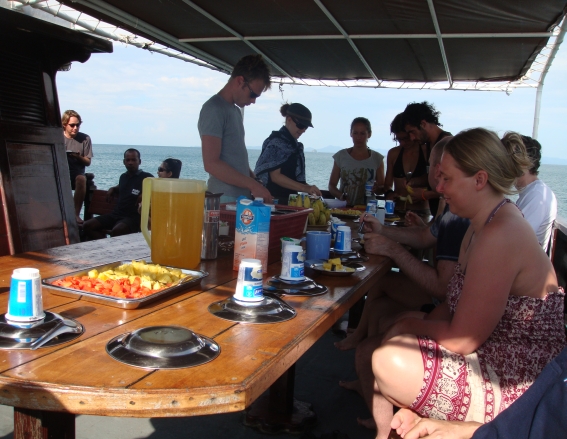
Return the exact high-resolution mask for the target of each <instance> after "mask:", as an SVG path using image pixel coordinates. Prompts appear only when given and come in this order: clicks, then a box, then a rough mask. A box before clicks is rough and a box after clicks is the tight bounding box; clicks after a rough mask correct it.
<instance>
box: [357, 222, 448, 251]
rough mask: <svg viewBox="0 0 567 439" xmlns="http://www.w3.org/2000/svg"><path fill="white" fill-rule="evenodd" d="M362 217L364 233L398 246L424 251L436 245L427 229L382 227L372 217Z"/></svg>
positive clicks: (433, 237)
mask: <svg viewBox="0 0 567 439" xmlns="http://www.w3.org/2000/svg"><path fill="white" fill-rule="evenodd" d="M362 217H364V231H365V232H373V233H378V234H380V235H382V236H385V237H386V238H390V239H391V240H393V241H395V242H399V243H400V244H404V245H409V246H410V247H411V248H415V249H424V248H429V247H433V246H434V245H435V244H436V243H437V238H435V236H433V235H432V234H431V231H430V230H429V227H393V226H384V225H382V224H380V221H378V219H377V218H374V217H373V216H372V215H364V214H363V215H362V216H361V218H362ZM365 239H366V238H365ZM365 248H366V245H365ZM386 256H389V255H386Z"/></svg>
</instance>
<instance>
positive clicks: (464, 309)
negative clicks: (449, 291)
mask: <svg viewBox="0 0 567 439" xmlns="http://www.w3.org/2000/svg"><path fill="white" fill-rule="evenodd" d="M501 224H502V225H500V224H499V225H496V224H494V225H493V224H488V225H486V226H485V227H484V229H483V230H482V234H481V235H479V236H478V238H477V239H478V241H477V242H476V243H475V247H474V249H472V250H471V253H470V254H469V258H468V262H467V275H466V278H465V281H464V284H463V288H462V291H461V294H460V298H459V303H458V305H457V308H456V310H455V314H454V315H453V318H452V319H451V321H439V320H418V319H411V318H408V319H403V320H401V321H399V322H398V323H397V324H396V325H395V326H396V327H395V328H393V329H392V330H391V331H390V332H389V334H388V336H389V337H392V336H394V335H398V334H414V335H423V336H428V337H431V338H432V339H434V340H435V341H437V343H439V344H441V345H443V346H444V347H446V348H447V349H449V350H450V351H453V352H456V353H459V354H462V355H468V354H470V353H472V352H474V351H475V350H476V349H477V348H478V347H479V346H480V345H482V344H483V343H484V342H485V341H486V339H487V338H488V337H489V336H490V334H491V333H492V332H493V331H494V328H495V327H496V325H497V324H498V322H499V321H500V319H501V317H502V315H503V314H504V310H505V308H506V303H507V301H508V297H509V295H510V291H511V289H512V285H513V283H514V280H515V279H516V277H517V275H518V273H519V269H520V268H519V267H521V266H522V262H521V261H522V258H523V257H524V256H523V255H524V253H525V252H524V251H523V250H522V249H523V247H524V246H523V245H522V240H518V239H517V236H516V235H515V233H516V231H515V230H514V227H510V226H509V225H508V224H503V223H501ZM491 226H493V227H491ZM467 237H468V234H467V236H465V239H467ZM365 247H366V246H365ZM504 261H505V262H504Z"/></svg>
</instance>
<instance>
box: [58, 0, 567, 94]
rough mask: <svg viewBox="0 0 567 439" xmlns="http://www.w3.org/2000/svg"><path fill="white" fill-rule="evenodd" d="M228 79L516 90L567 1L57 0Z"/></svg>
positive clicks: (566, 9) (560, 16)
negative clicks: (249, 64) (478, 84)
mask: <svg viewBox="0 0 567 439" xmlns="http://www.w3.org/2000/svg"><path fill="white" fill-rule="evenodd" d="M60 1H61V2H62V3H64V4H65V5H67V6H69V7H72V8H73V9H75V10H78V11H82V12H84V13H86V14H88V15H91V16H93V17H95V18H97V19H100V20H103V21H105V22H107V23H111V24H113V25H116V26H120V27H121V28H123V29H126V30H128V31H130V32H132V33H134V34H137V35H140V36H143V37H145V38H147V39H149V40H151V41H156V42H158V43H160V44H162V45H164V46H167V47H170V48H172V49H175V50H178V51H180V52H183V53H186V54H189V55H191V56H193V57H196V58H198V59H200V60H203V61H205V62H207V63H209V64H212V65H213V66H215V67H216V68H218V69H219V70H222V71H226V72H229V71H230V70H231V68H232V66H234V64H235V63H236V62H237V61H238V60H239V59H240V58H241V57H242V56H244V55H247V54H251V53H261V54H263V55H264V57H265V58H266V59H267V60H268V61H269V62H270V64H271V66H272V74H273V75H274V76H277V77H281V78H284V79H285V81H286V82H288V81H293V82H295V81H298V80H299V81H301V80H319V81H321V80H323V81H324V80H338V81H360V80H369V81H372V82H373V83H375V84H377V85H380V83H381V82H383V81H401V82H417V83H431V82H446V83H449V84H450V85H451V84H453V83H455V82H459V81H488V82H490V81H517V80H519V79H520V78H522V77H523V76H524V75H526V73H527V72H528V70H529V69H530V68H531V66H532V64H533V62H534V60H535V59H536V57H537V56H538V55H539V54H540V52H541V51H542V49H543V48H544V47H545V46H546V44H548V40H549V39H550V36H551V31H552V30H553V29H554V28H555V26H557V25H558V24H559V23H560V21H561V20H562V19H563V17H564V16H565V13H566V11H567V0H539V1H534V0H512V1H510V0H507V1H505V0H473V1H462V0H214V1H211V0H193V1H189V0H153V1H140V0H105V1H102V0H60Z"/></svg>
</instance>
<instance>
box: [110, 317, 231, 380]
mask: <svg viewBox="0 0 567 439" xmlns="http://www.w3.org/2000/svg"><path fill="white" fill-rule="evenodd" d="M106 352H108V354H109V355H110V356H111V357H112V358H114V359H115V360H118V361H120V362H122V363H125V364H128V365H130V366H134V367H142V368H147V369H180V368H184V367H192V366H198V365H200V364H204V363H208V362H209V361H211V360H213V359H215V358H216V357H217V356H218V355H219V353H220V348H219V346H218V344H217V343H215V342H214V341H213V340H211V339H209V338H207V337H204V336H202V335H197V334H195V333H194V332H193V331H191V330H189V329H187V328H183V327H181V326H148V327H146V328H141V329H138V330H136V331H133V332H130V333H126V334H122V335H119V336H118V337H115V338H113V339H112V340H110V341H109V342H108V344H107V345H106Z"/></svg>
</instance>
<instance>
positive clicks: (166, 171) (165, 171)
mask: <svg viewBox="0 0 567 439" xmlns="http://www.w3.org/2000/svg"><path fill="white" fill-rule="evenodd" d="M182 164H183V163H181V160H178V159H172V158H171V157H170V158H168V159H165V160H164V161H163V162H162V164H161V165H160V166H159V168H158V170H157V171H158V177H159V178H179V174H181V165H182Z"/></svg>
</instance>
